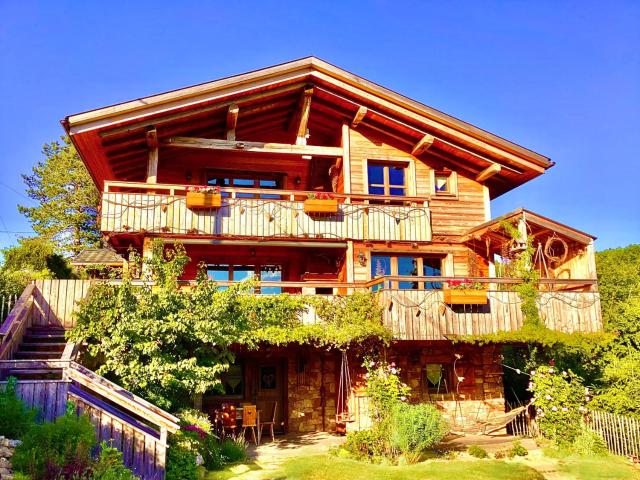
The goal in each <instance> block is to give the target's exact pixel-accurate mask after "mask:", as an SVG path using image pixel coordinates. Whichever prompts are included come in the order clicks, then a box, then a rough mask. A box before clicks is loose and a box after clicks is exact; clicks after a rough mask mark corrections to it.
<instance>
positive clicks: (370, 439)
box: [343, 429, 385, 460]
mask: <svg viewBox="0 0 640 480" xmlns="http://www.w3.org/2000/svg"><path fill="white" fill-rule="evenodd" d="M384 444H385V442H384V439H383V438H382V436H381V434H380V431H379V430H376V429H371V430H360V431H356V432H349V433H348V434H347V440H346V441H345V442H344V445H343V449H344V450H346V451H347V452H349V454H350V455H352V457H353V458H355V459H356V460H369V459H371V458H373V457H379V456H382V455H383V454H384V453H385V445H384Z"/></svg>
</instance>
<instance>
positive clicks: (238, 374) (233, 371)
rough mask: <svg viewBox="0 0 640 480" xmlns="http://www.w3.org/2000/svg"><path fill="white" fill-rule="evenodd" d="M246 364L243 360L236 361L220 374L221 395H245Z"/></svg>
mask: <svg viewBox="0 0 640 480" xmlns="http://www.w3.org/2000/svg"><path fill="white" fill-rule="evenodd" d="M243 367H244V365H243V363H242V362H239V363H234V364H233V365H230V366H229V369H228V370H227V371H226V372H224V373H222V374H221V375H220V382H221V383H222V387H221V389H222V392H221V396H225V397H242V396H244V368H243Z"/></svg>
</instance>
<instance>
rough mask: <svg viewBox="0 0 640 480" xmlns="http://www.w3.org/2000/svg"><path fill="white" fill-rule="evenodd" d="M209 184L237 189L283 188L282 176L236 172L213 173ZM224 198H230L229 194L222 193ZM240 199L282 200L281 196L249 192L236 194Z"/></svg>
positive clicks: (208, 180) (209, 178)
mask: <svg viewBox="0 0 640 480" xmlns="http://www.w3.org/2000/svg"><path fill="white" fill-rule="evenodd" d="M207 184H208V185H212V186H217V187H237V188H252V189H253V188H255V189H258V188H259V189H261V190H266V189H278V188H282V176H281V175H277V174H267V173H255V174H241V173H235V172H219V173H216V172H213V173H210V174H209V176H208V179H207ZM222 196H223V197H229V196H230V193H229V192H222ZM236 197H238V198H275V199H278V198H280V195H277V194H270V193H261V194H259V195H256V194H253V193H249V192H238V193H236Z"/></svg>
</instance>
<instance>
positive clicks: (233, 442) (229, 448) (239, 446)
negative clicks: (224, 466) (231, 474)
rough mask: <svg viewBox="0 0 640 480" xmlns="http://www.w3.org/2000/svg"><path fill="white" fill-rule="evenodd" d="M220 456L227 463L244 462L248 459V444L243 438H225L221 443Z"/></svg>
mask: <svg viewBox="0 0 640 480" xmlns="http://www.w3.org/2000/svg"><path fill="white" fill-rule="evenodd" d="M220 454H221V455H222V458H223V460H224V461H225V463H236V462H242V461H244V460H246V459H247V442H246V440H245V439H244V438H242V437H236V438H225V439H224V440H223V441H222V442H221V443H220Z"/></svg>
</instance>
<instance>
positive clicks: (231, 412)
mask: <svg viewBox="0 0 640 480" xmlns="http://www.w3.org/2000/svg"><path fill="white" fill-rule="evenodd" d="M237 415H238V412H237V410H236V406H235V405H234V404H233V403H223V404H222V411H221V412H220V423H221V424H222V433H223V435H227V434H228V433H231V435H232V436H234V435H235V433H236V429H237V428H238V423H237V422H238V420H237Z"/></svg>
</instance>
